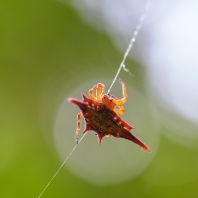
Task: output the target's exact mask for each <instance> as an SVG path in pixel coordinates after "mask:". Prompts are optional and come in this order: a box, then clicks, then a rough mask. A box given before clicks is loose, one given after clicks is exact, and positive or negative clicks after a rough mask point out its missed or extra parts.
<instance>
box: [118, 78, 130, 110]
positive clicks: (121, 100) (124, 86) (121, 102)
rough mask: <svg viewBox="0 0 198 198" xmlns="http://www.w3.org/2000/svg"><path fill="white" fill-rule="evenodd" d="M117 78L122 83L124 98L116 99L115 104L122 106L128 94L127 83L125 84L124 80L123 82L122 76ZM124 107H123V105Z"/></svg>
mask: <svg viewBox="0 0 198 198" xmlns="http://www.w3.org/2000/svg"><path fill="white" fill-rule="evenodd" d="M117 80H119V82H120V83H121V85H122V93H123V98H122V99H120V100H116V101H115V104H116V106H121V105H122V104H123V103H125V102H126V100H127V98H128V96H127V93H126V85H125V84H124V82H123V81H122V80H121V79H120V78H117ZM122 108H123V107H122Z"/></svg>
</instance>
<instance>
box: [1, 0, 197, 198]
mask: <svg viewBox="0 0 198 198" xmlns="http://www.w3.org/2000/svg"><path fill="white" fill-rule="evenodd" d="M122 56H123V55H122V54H120V53H118V52H117V51H116V50H115V48H114V46H113V45H112V43H111V41H110V39H109V38H108V37H107V36H106V35H105V34H104V33H103V32H97V31H96V30H93V29H91V28H90V27H89V26H87V25H86V24H84V23H83V22H82V21H81V19H80V18H79V16H78V15H77V14H76V12H75V11H74V10H73V9H72V8H71V7H67V6H65V5H62V4H60V3H58V2H56V1H42V0H41V1H40V0H35V1H25V0H18V1H13V0H1V1H0V123H1V124H0V159H1V163H0V197H2V198H10V197H20V198H23V197H24V198H25V197H32V198H33V197H38V195H39V194H40V193H41V191H42V190H43V188H44V187H45V186H46V184H47V183H48V181H49V180H50V179H51V177H52V176H53V174H54V173H55V171H56V170H57V169H58V167H59V166H60V164H61V163H62V161H61V160H60V158H59V156H58V154H57V151H56V149H55V146H54V141H53V124H54V118H55V113H56V110H57V106H58V104H59V102H60V101H61V99H62V98H63V97H62V95H61V94H63V93H62V90H63V89H64V88H65V87H67V90H66V89H64V91H65V93H64V94H65V95H66V94H67V92H68V93H69V92H70V91H72V89H74V88H75V87H76V86H78V85H79V84H81V83H82V82H83V81H86V80H87V79H88V78H93V77H94V78H95V77H96V78H98V79H100V77H101V76H102V77H104V76H105V77H106V78H110V79H113V76H114V74H115V73H116V71H117V67H118V65H119V63H120V61H121V59H122ZM127 64H128V65H130V67H131V69H132V72H133V74H134V76H135V77H133V78H131V77H130V76H129V75H128V74H127V73H124V74H122V79H127V80H128V81H129V80H130V82H131V84H133V86H135V87H136V89H138V90H139V91H140V92H142V93H143V94H145V90H144V86H143V83H142V82H143V74H142V72H141V71H142V70H141V66H140V65H138V64H137V63H134V62H132V61H129V60H127ZM73 79H75V80H73ZM68 82H70V86H67V83H68ZM71 82H72V85H71ZM92 86H93V85H92V84H91V85H90V87H92ZM52 90H53V91H52ZM79 95H80V93H79ZM130 102H132V101H128V103H129V104H130ZM46 103H47V104H46ZM43 109H45V113H43V111H44V110H43ZM46 112H47V113H46ZM69 116H70V114H69V112H68V117H69ZM65 120H67V117H65ZM74 121H75V117H74ZM159 125H160V123H159ZM166 130H167V131H168V130H169V129H168V128H166V127H162V126H161V125H160V127H159V132H160V131H166ZM67 133H73V134H74V133H75V128H73V131H67ZM148 133H149V132H148ZM151 138H152V137H151ZM71 141H74V139H72V140H71ZM145 141H146V140H145ZM96 144H97V143H96ZM151 150H152V148H151ZM68 152H69V151H67V152H66V154H67V153H68ZM66 154H65V155H66ZM95 155H97V153H95ZM86 160H91V159H86ZM197 185H198V156H197V151H196V150H195V149H194V150H193V149H191V148H190V147H189V148H187V147H182V146H180V145H177V144H175V143H173V142H171V141H170V140H168V139H166V138H165V137H163V136H162V137H161V140H160V144H159V148H158V150H157V153H156V155H155V156H154V158H153V159H152V161H151V163H150V164H149V166H148V167H147V168H146V169H145V171H144V172H143V173H142V174H140V175H139V176H137V177H136V178H133V179H131V180H128V181H126V182H123V183H119V184H112V185H111V184H108V185H104V186H97V185H95V184H92V183H91V182H87V181H84V180H83V179H81V178H78V177H77V176H76V175H74V174H73V173H71V172H70V171H69V170H67V169H66V168H63V169H62V170H61V171H60V172H59V174H58V175H57V177H56V178H55V179H54V181H53V182H52V183H51V185H50V186H49V188H48V189H47V190H46V191H45V193H44V194H43V197H93V196H94V197H95V198H97V197H115V198H116V197H144V198H146V197H147V198H149V197H174V198H175V197H180V198H181V197H192V198H193V197H197V196H198V191H197Z"/></svg>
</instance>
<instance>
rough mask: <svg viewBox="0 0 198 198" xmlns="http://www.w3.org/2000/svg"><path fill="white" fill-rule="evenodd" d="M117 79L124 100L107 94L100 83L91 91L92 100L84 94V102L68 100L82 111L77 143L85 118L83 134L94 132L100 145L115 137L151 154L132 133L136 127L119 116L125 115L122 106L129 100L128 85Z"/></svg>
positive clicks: (78, 125) (78, 124)
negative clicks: (102, 141)
mask: <svg viewBox="0 0 198 198" xmlns="http://www.w3.org/2000/svg"><path fill="white" fill-rule="evenodd" d="M117 79H118V81H119V82H120V83H121V85H122V91H123V98H122V99H118V98H117V97H115V96H113V95H110V94H105V91H104V90H105V86H104V85H103V84H102V83H98V84H97V85H95V86H94V87H93V88H92V89H90V90H89V96H90V98H87V97H86V96H85V95H84V94H83V93H82V96H83V99H82V101H80V100H77V99H74V98H69V99H68V101H69V102H71V103H74V104H75V105H77V106H78V107H79V108H80V110H81V112H80V113H78V115H77V129H76V143H78V133H79V131H80V118H81V117H82V116H84V118H85V122H86V123H85V129H84V131H83V134H84V133H86V132H87V131H94V132H95V133H96V134H97V135H98V143H99V144H100V143H101V140H102V138H103V137H104V136H106V137H111V136H114V137H117V138H125V139H128V140H130V141H132V142H134V143H136V144H138V145H139V146H140V147H142V148H143V149H145V150H146V151H148V152H150V149H149V148H148V147H147V146H146V145H145V144H144V143H143V142H142V141H140V140H139V139H138V138H136V137H135V136H134V135H133V134H132V133H131V132H130V130H131V129H134V127H133V126H131V125H129V124H128V123H126V122H125V121H124V120H123V119H122V118H121V117H119V116H118V115H117V114H124V107H123V106H122V104H123V103H124V102H126V100H127V98H128V96H127V93H126V85H125V84H124V82H123V81H122V80H121V79H120V78H117ZM94 91H95V92H96V96H94V94H93V93H94ZM116 107H118V108H116Z"/></svg>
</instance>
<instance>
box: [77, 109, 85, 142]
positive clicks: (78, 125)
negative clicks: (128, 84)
mask: <svg viewBox="0 0 198 198" xmlns="http://www.w3.org/2000/svg"><path fill="white" fill-rule="evenodd" d="M81 116H83V114H82V112H80V113H78V114H77V129H76V144H78V133H79V131H80V118H81Z"/></svg>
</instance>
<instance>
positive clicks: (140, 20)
mask: <svg viewBox="0 0 198 198" xmlns="http://www.w3.org/2000/svg"><path fill="white" fill-rule="evenodd" d="M150 4H151V0H147V2H146V4H145V7H144V11H143V13H142V15H141V16H140V19H139V22H138V24H137V26H136V28H135V31H134V33H133V36H132V38H131V40H130V42H129V45H128V47H127V50H126V52H125V54H124V57H123V59H122V62H121V64H120V67H119V68H118V71H117V73H116V75H115V78H114V79H113V82H112V84H111V86H110V88H109V90H108V91H107V94H109V92H110V90H111V88H112V87H113V85H114V83H115V81H116V79H117V78H118V75H119V73H120V71H121V69H122V68H123V70H124V71H126V72H128V73H129V74H131V73H130V71H129V69H127V68H126V67H125V64H124V63H125V60H126V58H127V56H128V54H129V52H130V50H131V48H132V47H133V44H134V42H135V41H136V38H137V36H138V34H139V32H140V30H141V28H142V25H143V23H144V19H145V18H146V14H147V11H148V9H149V7H150Z"/></svg>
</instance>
